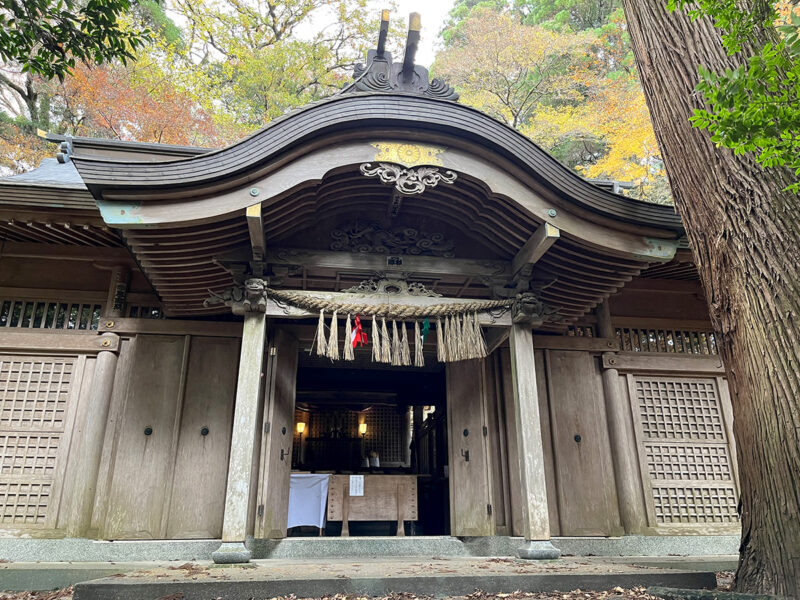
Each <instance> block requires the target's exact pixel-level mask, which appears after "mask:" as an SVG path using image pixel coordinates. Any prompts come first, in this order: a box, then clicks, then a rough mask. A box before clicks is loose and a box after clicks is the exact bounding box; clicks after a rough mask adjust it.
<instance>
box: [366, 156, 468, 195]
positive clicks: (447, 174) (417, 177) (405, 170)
mask: <svg viewBox="0 0 800 600" xmlns="http://www.w3.org/2000/svg"><path fill="white" fill-rule="evenodd" d="M361 172H362V173H363V174H364V175H366V176H367V177H377V178H379V179H380V180H381V183H385V184H394V187H395V188H396V189H397V191H398V192H400V193H401V194H405V195H407V196H412V195H415V194H421V193H423V192H424V191H425V190H426V189H428V188H429V187H436V186H437V185H439V183H440V182H442V183H454V182H455V180H456V177H457V175H456V174H455V172H453V171H450V170H449V169H447V170H439V167H429V166H423V167H402V166H400V165H395V164H392V163H385V162H379V163H372V162H369V163H364V164H362V165H361Z"/></svg>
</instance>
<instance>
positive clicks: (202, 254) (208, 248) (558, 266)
mask: <svg viewBox="0 0 800 600" xmlns="http://www.w3.org/2000/svg"><path fill="white" fill-rule="evenodd" d="M391 189H392V188H391V187H388V186H384V185H382V184H379V183H377V182H376V181H374V180H371V179H367V178H364V177H363V176H360V175H354V174H352V173H338V174H335V175H332V176H330V177H329V178H326V179H325V180H324V181H323V182H322V183H320V184H311V183H310V184H309V185H308V186H307V187H306V188H302V189H298V190H296V191H295V193H294V194H293V195H292V197H291V198H289V199H286V200H285V201H283V202H281V203H280V204H275V205H266V206H264V207H263V210H262V220H263V222H264V230H265V238H266V240H267V245H268V248H281V247H286V248H290V249H291V248H294V249H299V250H303V249H311V250H316V251H323V250H328V249H329V247H333V246H331V244H330V242H331V239H332V234H333V233H334V232H336V231H340V230H341V229H342V228H344V227H346V225H347V224H348V223H351V222H352V220H353V219H354V218H355V219H356V220H359V219H360V220H361V222H364V223H369V222H371V221H372V220H373V219H375V220H379V219H381V217H382V216H383V218H384V220H386V219H388V217H386V216H385V215H386V214H387V208H388V206H389V205H390V202H391V199H392V193H391ZM389 221H391V224H392V225H394V226H397V227H400V228H402V227H412V226H413V227H415V228H417V229H422V228H426V229H427V230H429V231H437V232H438V231H443V232H446V233H447V237H448V238H453V239H456V240H457V243H456V244H455V246H454V248H455V254H456V256H457V257H459V258H465V259H478V260H479V259H486V260H494V261H503V262H505V263H509V264H510V261H511V259H512V258H513V257H514V256H515V255H516V254H517V252H519V250H520V249H521V248H522V247H523V246H524V244H525V242H526V241H527V240H528V238H529V237H530V233H531V232H532V231H535V230H536V229H537V227H539V225H541V223H540V222H538V221H536V220H535V219H533V218H532V217H531V216H530V215H529V214H527V213H525V212H524V211H520V210H519V208H518V207H517V205H516V204H515V203H512V202H510V201H507V200H502V199H499V198H491V197H488V196H487V195H486V194H485V192H484V190H482V189H481V188H480V187H479V186H478V185H476V184H473V183H471V182H468V181H461V182H459V185H458V187H455V186H451V187H437V188H434V189H431V190H428V191H426V192H425V193H424V194H423V195H421V196H415V197H406V198H403V200H402V204H401V206H400V208H399V215H397V216H396V217H393V218H392V219H390V220H389ZM389 221H387V222H389ZM123 235H124V236H125V238H126V241H127V243H128V245H129V247H130V248H131V250H132V251H133V253H134V254H135V255H136V257H137V260H138V262H139V264H140V265H141V267H142V269H143V270H144V272H145V273H146V275H147V277H148V279H149V280H150V282H151V283H152V284H153V286H154V287H155V289H156V290H157V291H158V293H159V295H160V296H161V298H162V300H163V302H164V309H165V312H166V314H168V315H169V316H192V315H198V316H199V315H205V314H214V313H225V312H227V311H228V309H227V308H225V307H224V306H221V305H215V306H212V307H204V306H203V301H204V300H205V299H206V298H208V297H209V296H210V292H214V293H217V294H221V293H222V292H223V291H224V290H225V289H226V288H228V287H230V286H232V285H233V283H234V279H233V276H232V275H231V273H230V272H229V270H227V269H229V268H230V266H231V265H235V264H236V263H239V264H241V263H246V262H247V261H248V260H249V259H250V254H251V248H250V234H249V231H248V227H247V222H246V219H245V216H244V215H243V214H241V213H240V214H237V215H231V216H228V217H227V218H225V219H221V220H219V221H216V222H213V223H205V224H202V225H194V226H184V227H174V228H161V229H127V230H123ZM300 254H302V252H301V253H300ZM356 254H357V253H356ZM353 262H354V263H357V262H358V261H357V260H355V261H353ZM299 263H300V264H298V265H296V268H291V269H284V270H283V272H282V274H281V278H282V281H280V286H281V287H283V288H286V289H311V290H319V291H342V290H346V289H347V288H350V287H353V286H357V285H358V284H359V283H361V282H362V281H364V280H366V279H369V278H371V277H373V276H374V271H371V270H370V269H367V268H359V267H351V268H337V267H332V266H330V265H328V266H322V265H320V264H315V263H313V262H310V263H305V264H304V263H303V262H302V260H300V261H299ZM289 264H291V263H289ZM647 266H648V262H644V261H642V260H634V259H625V258H618V257H611V256H609V255H608V254H607V253H605V252H603V251H602V250H601V249H600V250H599V249H597V248H593V247H591V246H589V245H587V244H585V243H583V242H581V241H580V240H578V239H573V238H570V237H569V236H563V237H562V238H561V239H559V240H558V241H557V242H556V243H555V244H554V245H553V246H552V247H551V248H550V249H549V251H548V252H547V253H546V254H545V255H544V257H543V258H541V259H540V261H539V262H538V263H537V264H536V266H535V269H534V276H533V279H534V284H533V286H534V288H535V289H538V290H539V293H540V295H541V297H542V299H543V300H544V301H545V302H547V303H549V304H551V305H553V306H556V307H558V308H559V312H560V315H561V316H562V317H563V319H564V322H563V323H562V324H561V325H560V328H563V327H564V326H566V324H568V323H571V322H574V321H576V320H578V319H579V318H580V317H582V316H583V315H585V314H586V313H587V312H588V311H590V310H591V309H593V308H594V307H595V306H596V305H597V304H598V303H600V302H602V301H603V300H604V299H605V298H606V297H607V296H608V295H610V294H613V293H615V292H617V291H618V290H619V289H620V288H622V287H623V286H624V285H625V283H626V282H627V281H630V280H631V279H632V278H633V277H635V276H636V275H638V273H639V272H640V271H641V270H642V269H643V268H645V267H647ZM409 280H412V281H415V282H419V283H423V284H424V285H426V287H427V288H428V289H430V290H432V291H434V292H436V293H439V294H442V295H443V296H448V297H463V298H490V297H492V286H493V285H497V283H498V282H497V281H492V280H491V278H485V277H475V276H469V275H465V274H461V273H458V272H456V270H455V269H454V270H453V272H449V273H448V272H446V271H445V272H442V273H437V274H435V275H433V274H430V273H428V274H414V273H413V272H412V273H410V274H409ZM500 283H501V284H502V283H504V282H500ZM553 327H554V328H559V327H556V326H553Z"/></svg>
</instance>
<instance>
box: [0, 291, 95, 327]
mask: <svg viewBox="0 0 800 600" xmlns="http://www.w3.org/2000/svg"><path fill="white" fill-rule="evenodd" d="M102 312H103V305H102V304H99V303H96V302H58V301H53V300H31V299H19V298H17V299H12V298H0V327H15V328H16V327H20V328H24V329H77V330H81V329H85V330H96V329H97V327H98V324H99V322H100V314H101V313H102Z"/></svg>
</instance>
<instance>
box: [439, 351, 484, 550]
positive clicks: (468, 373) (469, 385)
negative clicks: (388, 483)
mask: <svg viewBox="0 0 800 600" xmlns="http://www.w3.org/2000/svg"><path fill="white" fill-rule="evenodd" d="M484 394H485V381H484V369H483V361H482V360H469V361H461V362H455V363H448V365H447V424H448V442H449V463H450V466H449V471H450V534H451V535H455V536H487V535H494V532H495V531H494V529H495V528H494V518H493V516H492V512H491V511H492V508H491V489H490V482H489V464H488V460H487V456H486V437H485V433H484V431H488V430H487V429H484V427H486V418H485V415H484Z"/></svg>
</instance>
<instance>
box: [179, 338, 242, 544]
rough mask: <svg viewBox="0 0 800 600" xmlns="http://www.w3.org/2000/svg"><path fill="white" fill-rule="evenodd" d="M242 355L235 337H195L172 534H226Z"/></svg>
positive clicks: (182, 421) (189, 366) (186, 393)
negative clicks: (228, 480)
mask: <svg viewBox="0 0 800 600" xmlns="http://www.w3.org/2000/svg"><path fill="white" fill-rule="evenodd" d="M238 355H239V340H238V339H236V338H213V337H193V338H192V339H191V347H190V350H189V362H188V365H187V371H186V388H185V392H184V401H183V410H182V412H181V422H180V431H179V434H178V436H179V437H178V440H177V448H176V456H175V459H174V461H175V462H174V465H175V466H174V469H173V473H174V474H173V477H172V482H171V485H172V489H171V499H170V502H169V506H168V521H167V531H166V537H168V538H171V539H185V538H205V539H209V538H212V539H213V538H219V537H220V536H221V535H222V514H223V509H224V505H225V474H226V473H227V470H228V452H229V450H230V442H231V421H232V419H233V401H234V393H235V390H236V372H237V367H238V361H237V357H238ZM204 427H205V428H207V429H208V433H207V434H206V435H203V428H204Z"/></svg>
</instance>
